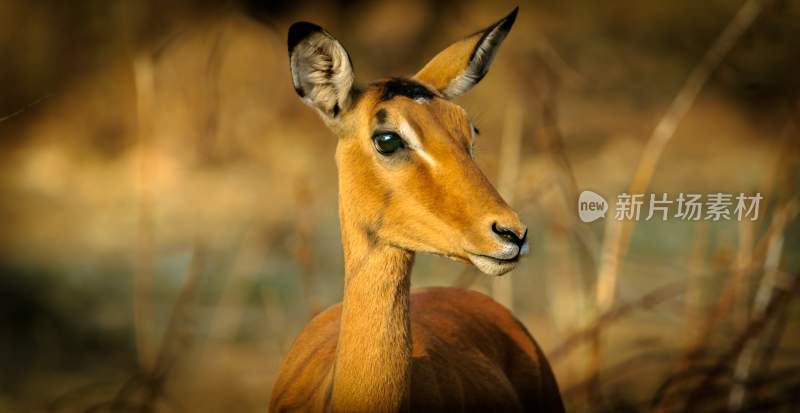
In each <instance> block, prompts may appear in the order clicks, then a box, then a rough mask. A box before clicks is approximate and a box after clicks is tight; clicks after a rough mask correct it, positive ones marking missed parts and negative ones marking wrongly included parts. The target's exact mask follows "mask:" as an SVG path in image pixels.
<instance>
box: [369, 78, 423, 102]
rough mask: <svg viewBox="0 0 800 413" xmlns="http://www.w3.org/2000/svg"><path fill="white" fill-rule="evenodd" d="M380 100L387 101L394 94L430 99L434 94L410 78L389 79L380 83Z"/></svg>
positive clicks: (410, 97)
mask: <svg viewBox="0 0 800 413" xmlns="http://www.w3.org/2000/svg"><path fill="white" fill-rule="evenodd" d="M381 86H382V89H383V92H382V93H381V101H387V100H389V99H392V98H393V97H395V96H405V97H407V98H409V99H426V100H430V99H433V98H434V96H436V94H435V93H433V91H432V90H430V89H428V88H427V87H425V86H423V85H422V84H420V83H418V82H415V81H413V80H410V79H401V78H394V79H389V80H387V81H385V82H383V84H382V85H381Z"/></svg>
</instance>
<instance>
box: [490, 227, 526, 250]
mask: <svg viewBox="0 0 800 413" xmlns="http://www.w3.org/2000/svg"><path fill="white" fill-rule="evenodd" d="M492 231H494V233H495V234H497V235H498V236H499V237H500V238H502V239H503V240H505V241H508V242H511V243H513V244H514V245H516V246H518V247H520V248H522V245H523V244H525V240H526V239H528V230H527V229H526V230H525V233H524V234H522V238H520V236H519V235H517V233H516V232H514V231H513V230H511V229H509V228H505V227H498V226H497V223H496V222H495V223H493V224H492Z"/></svg>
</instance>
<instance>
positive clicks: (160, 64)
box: [0, 0, 800, 412]
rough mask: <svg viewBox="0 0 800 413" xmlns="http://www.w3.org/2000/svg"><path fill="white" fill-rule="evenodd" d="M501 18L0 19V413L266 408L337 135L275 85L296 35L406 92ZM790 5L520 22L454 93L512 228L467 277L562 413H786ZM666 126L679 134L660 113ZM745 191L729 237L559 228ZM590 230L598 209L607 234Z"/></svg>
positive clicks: (304, 287) (376, 5) (797, 309)
mask: <svg viewBox="0 0 800 413" xmlns="http://www.w3.org/2000/svg"><path fill="white" fill-rule="evenodd" d="M515 5H516V3H512V2H507V1H498V2H477V1H450V2H425V1H422V0H410V1H405V2H368V1H356V2H344V1H341V2H323V1H310V2H304V1H295V2H291V3H287V4H283V5H277V4H271V3H268V2H260V1H245V0H242V1H227V2H225V1H220V2H214V1H197V2H192V1H174V2H158V1H154V0H151V1H139V2H131V1H97V0H79V1H70V2H61V1H37V2H27V1H21V0H3V1H1V2H0V59H2V64H1V65H0V85H2V87H1V88H0V91H1V92H0V146H1V148H0V222H1V224H0V225H1V226H0V412H25V411H34V412H72V411H78V412H82V411H94V412H102V411H142V412H144V411H148V412H150V411H157V412H218V411H235V412H251V411H265V409H266V406H267V403H268V400H269V397H270V391H271V388H272V383H273V381H274V379H275V376H276V373H277V369H278V367H279V365H280V362H281V359H282V357H283V356H284V355H285V353H286V351H287V350H288V348H289V346H290V344H291V342H292V340H293V338H294V337H295V335H296V334H297V333H298V332H299V330H300V329H301V328H302V327H303V326H304V325H305V323H306V322H307V321H308V320H309V319H310V317H311V316H312V315H313V314H314V313H316V312H317V311H319V310H320V309H323V308H325V307H327V306H328V305H331V304H333V303H336V302H338V301H339V300H340V298H341V293H342V278H343V269H342V257H341V255H342V252H341V246H340V243H339V233H338V222H337V209H336V193H337V191H336V170H335V164H334V159H333V154H334V150H335V146H336V141H335V139H334V137H333V136H332V134H331V133H330V132H329V131H328V130H327V129H326V128H325V127H324V125H323V123H322V122H321V121H320V120H319V119H318V118H317V115H316V114H315V113H314V112H313V111H312V110H311V109H309V108H308V107H306V106H305V105H303V104H302V102H301V101H300V100H299V99H298V98H297V96H296V94H295V92H294V91H293V89H292V87H291V78H290V75H289V71H288V62H287V53H286V39H285V36H286V31H287V28H288V26H289V25H290V24H291V23H292V22H294V21H297V20H308V21H313V22H315V23H318V24H320V25H322V26H323V27H325V28H326V29H327V30H328V31H330V32H331V33H333V34H334V35H335V36H336V37H337V38H338V39H339V40H340V41H341V42H342V43H343V44H344V45H345V47H346V48H347V49H348V50H349V52H350V55H351V57H352V60H353V62H354V66H355V70H356V75H357V79H360V81H361V82H362V83H366V82H368V81H371V80H375V79H376V78H381V77H388V76H403V75H410V74H413V73H414V72H415V71H416V70H417V69H418V68H420V67H421V66H422V65H423V64H424V63H425V62H427V60H428V59H429V58H431V57H432V56H433V55H434V54H435V53H436V52H438V51H439V50H441V49H443V48H444V47H446V46H447V45H449V44H450V43H451V42H453V41H455V40H457V39H459V38H461V37H463V36H465V35H467V34H469V33H472V32H474V31H476V30H477V29H479V28H482V27H485V26H487V25H488V24H490V23H491V22H494V21H496V20H497V19H499V18H500V17H502V16H504V15H506V14H507V13H508V12H509V11H510V10H511V9H512V8H513V7H514V6H515ZM799 21H800V1H797V0H785V1H781V0H779V1H771V2H769V1H752V0H750V1H747V2H742V1H730V0H704V1H696V2H670V1H658V2H642V1H636V0H624V1H615V2H594V1H583V0H573V1H555V0H538V1H534V2H530V3H527V2H523V3H522V4H520V14H519V17H518V20H517V23H516V25H515V27H514V29H513V30H512V32H511V34H510V36H509V37H508V38H507V40H506V42H505V43H504V45H503V47H502V49H501V51H500V53H499V55H498V57H497V59H496V60H495V62H494V64H493V66H492V70H491V71H490V73H489V75H487V77H486V78H485V79H484V80H483V81H482V82H481V83H480V84H479V85H478V86H477V87H476V88H475V89H473V90H472V91H471V92H470V93H469V94H467V95H465V96H464V97H462V98H459V100H458V102H459V103H460V104H462V105H463V106H464V107H465V108H466V109H467V111H468V112H469V113H470V115H471V116H472V118H473V119H474V121H475V123H476V125H477V126H478V127H479V128H480V130H481V134H480V138H479V141H478V146H477V148H476V152H477V159H478V162H479V164H480V165H481V166H482V168H483V170H484V171H485V173H486V174H487V176H488V177H489V178H490V179H491V180H492V182H494V183H495V185H497V186H498V188H499V190H500V191H501V193H502V194H503V195H504V196H505V197H506V199H507V200H508V201H509V203H510V204H511V205H512V206H513V207H514V208H516V209H517V210H518V211H519V212H520V214H521V216H522V217H523V219H524V220H525V221H526V222H527V223H528V225H529V227H530V236H531V241H532V244H531V255H530V256H529V257H528V258H526V259H525V260H524V261H523V262H522V264H521V265H520V267H519V268H518V269H517V270H515V271H514V272H513V274H511V276H510V277H507V278H503V279H501V280H492V279H490V278H488V277H486V276H482V275H480V274H477V273H476V272H475V271H474V270H473V269H471V268H468V267H466V266H465V265H463V264H459V263H455V262H450V261H447V260H445V259H442V258H438V257H429V256H419V257H418V259H417V265H416V267H415V269H414V273H413V281H412V285H413V286H415V287H422V286H430V285H457V286H462V287H469V288H474V289H478V290H481V291H484V292H486V293H488V294H492V295H494V296H495V297H496V298H497V299H498V300H500V301H501V302H503V303H505V304H506V305H508V306H511V307H512V308H513V310H514V312H515V313H516V314H517V315H518V316H519V317H520V319H521V320H522V321H523V322H524V323H525V324H526V325H527V327H528V328H529V330H530V331H531V332H532V333H533V335H534V336H535V337H536V338H537V340H538V341H539V342H540V344H541V345H542V347H543V348H544V350H545V353H546V354H547V355H548V357H549V358H550V361H551V364H552V366H553V368H554V370H555V372H556V375H557V378H558V380H559V383H560V386H561V389H562V392H563V394H564V398H565V400H566V403H567V407H568V409H569V410H570V411H576V412H577V411H614V412H620V411H661V412H670V411H787V412H789V411H798V407H799V406H800V398H799V397H800V396H798V394H800V391H799V390H800V341H798V340H800V329H798V322H799V321H800V303H798V302H797V300H793V298H795V297H796V296H797V291H798V279H800V274H799V273H798V269H800V253H799V252H800V224H798V219H797V214H798V208H799V205H798V200H797V199H798V196H799V193H800V175H799V174H798V172H800V139H798V137H799V136H800V131H798V120H800V118H799V117H800V77H798V76H797V68H798V67H800V43H798V41H797V39H800V24H798V22H799ZM684 114H685V116H684ZM585 189H590V190H593V191H595V192H598V193H600V194H604V195H605V196H606V197H607V198H609V199H610V200H611V202H612V208H613V200H614V198H615V197H616V194H619V193H622V192H626V191H631V190H634V191H633V192H637V191H638V192H641V193H651V192H652V193H659V194H660V193H663V192H666V193H669V194H672V195H673V197H674V195H675V194H677V193H681V192H684V193H688V192H696V193H711V192H726V193H733V194H738V193H740V192H743V193H747V194H753V193H756V192H759V193H761V194H762V196H763V197H764V200H763V201H762V202H761V205H760V216H759V219H758V220H756V221H752V222H751V221H742V222H738V221H737V220H735V219H734V220H730V221H724V220H723V221H719V222H711V221H702V220H701V221H697V222H692V221H682V220H678V219H670V220H668V221H666V222H662V221H660V220H653V221H644V220H640V221H639V222H627V223H625V222H623V223H620V222H617V221H615V220H613V219H607V220H605V221H604V220H600V221H596V222H594V223H591V224H584V223H581V222H580V221H579V220H578V219H577V211H576V206H577V205H576V204H577V196H578V195H577V194H578V193H580V191H582V190H585ZM610 216H611V215H610Z"/></svg>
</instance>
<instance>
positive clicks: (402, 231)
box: [289, 10, 527, 275]
mask: <svg viewBox="0 0 800 413" xmlns="http://www.w3.org/2000/svg"><path fill="white" fill-rule="evenodd" d="M515 16H516V10H515V11H514V12H512V13H511V14H510V15H509V16H507V17H506V18H504V19H502V20H500V21H499V22H497V23H495V24H494V25H492V26H490V27H489V28H487V29H486V30H484V31H482V32H479V33H476V34H475V35H472V36H470V37H468V38H466V39H464V40H462V41H459V42H457V43H455V44H453V45H452V46H450V47H448V48H447V49H445V50H444V51H442V52H441V53H439V55H437V56H436V57H434V58H433V60H431V61H430V62H429V63H428V64H427V65H426V66H425V67H424V68H423V69H422V70H420V72H418V73H417V74H416V75H415V76H414V77H413V78H410V79H399V78H396V79H389V80H383V81H379V82H375V83H373V84H370V85H369V86H367V87H366V88H364V89H363V90H358V89H356V88H355V87H354V86H353V84H354V80H353V73H352V64H351V63H350V58H349V56H348V55H347V52H346V51H345V50H344V48H342V46H341V45H340V44H339V43H338V42H337V41H336V40H335V39H333V37H331V36H330V35H329V34H328V33H327V32H324V31H323V30H322V29H321V28H319V27H317V26H314V25H311V24H310V23H296V24H295V25H294V26H292V29H290V36H289V49H290V61H291V68H292V78H293V81H294V85H295V89H296V90H297V91H298V94H299V95H300V96H301V97H302V98H303V99H304V101H306V103H308V104H309V105H310V106H312V107H313V108H315V109H316V110H317V111H318V112H319V113H320V115H321V116H322V118H323V120H324V121H325V122H326V124H327V125H328V126H329V127H330V128H331V129H332V130H333V131H334V132H335V133H336V134H337V135H338V136H339V144H338V147H337V153H336V160H337V166H338V169H339V189H340V196H339V202H340V215H341V219H342V227H343V230H346V231H356V232H358V233H360V234H362V235H363V238H364V240H365V242H367V243H370V244H388V245H392V246H395V247H398V248H403V249H408V250H413V251H422V252H430V253H434V254H440V255H445V256H448V257H451V258H455V259H458V260H463V261H469V262H472V263H473V264H475V265H476V266H477V267H478V268H479V269H480V270H481V271H483V272H485V273H488V274H495V275H500V274H504V273H506V272H508V271H509V270H511V269H513V268H514V266H516V264H517V262H518V260H519V257H520V255H522V254H524V253H525V252H527V229H526V227H525V226H524V225H523V224H522V222H521V221H520V220H519V217H518V216H517V214H516V213H515V212H514V211H513V210H512V209H511V208H509V206H508V205H507V204H506V203H505V202H504V201H503V199H502V198H501V197H500V195H499V194H498V193H497V191H496V190H495V188H494V187H493V186H492V185H491V183H490V182H489V181H488V179H487V178H486V177H485V175H484V174H483V173H482V172H481V170H480V169H479V168H478V166H477V164H476V163H475V160H474V159H473V150H472V149H473V145H474V142H475V137H476V135H477V129H476V128H475V127H474V125H473V124H472V123H471V121H470V119H469V117H468V115H467V113H466V111H465V110H464V109H463V108H461V107H460V106H458V105H457V104H455V103H453V102H452V101H451V100H450V99H451V98H452V97H455V96H458V95H460V94H461V93H464V92H466V91H467V90H469V89H470V88H471V87H472V86H473V85H474V84H475V83H477V82H478V81H479V80H480V79H481V78H482V77H483V76H484V75H485V74H486V72H487V70H488V67H489V64H490V63H491V61H492V59H493V58H494V55H495V53H496V51H497V47H498V46H499V44H500V42H502V40H503V39H504V38H505V35H506V34H507V33H508V30H509V29H510V28H511V25H512V24H513V21H514V18H515Z"/></svg>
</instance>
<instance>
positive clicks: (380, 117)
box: [375, 109, 386, 124]
mask: <svg viewBox="0 0 800 413" xmlns="http://www.w3.org/2000/svg"><path fill="white" fill-rule="evenodd" d="M375 120H376V121H378V123H379V124H380V123H386V109H381V110H379V111H378V112H376V113H375Z"/></svg>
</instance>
